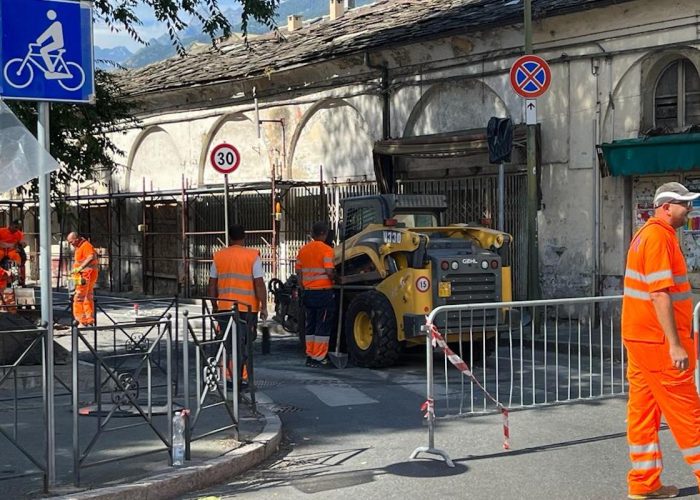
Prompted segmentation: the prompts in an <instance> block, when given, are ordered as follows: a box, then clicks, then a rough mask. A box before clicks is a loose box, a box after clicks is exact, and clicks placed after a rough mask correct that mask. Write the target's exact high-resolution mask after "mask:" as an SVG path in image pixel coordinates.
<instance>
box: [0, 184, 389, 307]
mask: <svg viewBox="0 0 700 500" xmlns="http://www.w3.org/2000/svg"><path fill="white" fill-rule="evenodd" d="M224 191H225V190H224V186H223V185H215V186H207V187H199V188H189V187H188V186H187V185H186V182H185V179H184V177H183V179H182V187H181V189H180V190H164V191H147V190H146V186H145V181H144V183H143V190H142V191H141V192H129V193H121V192H116V193H114V192H111V191H110V192H108V193H105V194H83V193H81V190H80V189H78V191H77V194H75V195H71V196H67V197H65V198H63V200H62V203H60V204H58V205H56V204H53V206H52V225H51V227H52V235H51V242H52V245H54V248H56V246H57V252H55V254H54V259H53V263H52V267H53V269H52V286H54V287H61V286H65V285H66V284H67V280H66V271H67V269H69V265H70V262H69V261H70V255H69V254H68V252H67V251H66V246H65V244H64V243H63V240H64V239H65V235H66V234H67V233H68V232H70V231H78V232H79V233H80V234H82V235H85V236H86V237H88V238H89V240H90V241H91V243H92V244H93V245H94V246H95V248H96V250H97V252H98V254H99V265H100V279H99V281H98V284H99V286H100V287H101V288H103V289H107V290H109V291H110V292H139V293H146V294H149V295H173V294H179V295H180V296H181V297H200V296H203V295H206V293H207V290H206V287H207V282H208V278H209V268H210V266H211V262H212V255H213V253H214V252H215V251H217V250H218V249H220V248H223V247H224V246H225V245H224V238H225V227H224V220H225V216H224V206H225V203H224ZM371 192H376V187H374V183H373V182H371V181H360V182H348V183H332V184H327V183H324V182H323V181H322V180H321V181H317V182H301V181H280V180H273V181H267V182H257V183H238V184H235V185H232V186H229V190H228V193H229V194H228V196H229V199H228V210H229V214H228V215H229V221H233V222H237V223H241V224H243V225H244V227H245V228H246V233H247V240H246V244H247V246H249V247H253V248H256V249H258V250H259V251H260V254H261V258H262V262H263V268H264V270H265V278H266V279H271V278H280V277H281V278H282V279H285V278H286V277H287V276H288V275H289V274H291V273H293V272H294V261H295V257H296V254H297V252H298V250H299V248H301V246H302V245H303V244H304V243H306V242H307V241H309V236H308V234H309V231H310V228H311V225H312V224H313V223H314V222H315V221H317V220H325V221H328V222H330V223H331V226H332V227H337V224H338V219H339V217H340V210H339V206H340V200H341V199H342V198H344V197H346V196H352V195H356V194H366V193H371ZM16 218H19V219H22V220H23V221H24V223H25V228H26V229H27V231H25V239H26V240H27V242H28V243H29V248H30V252H29V256H28V257H29V262H30V266H31V267H30V275H29V277H30V279H31V278H33V279H34V280H36V279H37V276H38V274H37V269H36V265H35V263H36V262H38V261H37V256H38V255H37V250H38V236H39V235H38V231H37V228H38V227H39V225H38V202H37V201H36V200H34V199H21V200H6V201H3V202H0V223H3V222H4V223H9V222H10V220H13V219H16Z"/></svg>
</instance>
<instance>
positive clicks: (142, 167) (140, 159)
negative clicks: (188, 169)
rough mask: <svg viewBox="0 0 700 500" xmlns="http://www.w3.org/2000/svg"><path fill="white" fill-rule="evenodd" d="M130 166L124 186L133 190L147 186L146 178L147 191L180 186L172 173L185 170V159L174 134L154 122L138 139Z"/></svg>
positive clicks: (131, 152)
mask: <svg viewBox="0 0 700 500" xmlns="http://www.w3.org/2000/svg"><path fill="white" fill-rule="evenodd" d="M127 166H128V168H127V170H126V176H125V179H124V188H125V189H126V190H127V191H132V192H133V191H141V190H142V189H143V182H142V179H143V178H145V179H146V189H147V190H150V189H151V187H153V188H154V189H166V188H173V187H177V185H178V183H177V182H176V183H173V181H172V177H173V175H172V172H173V169H178V171H179V170H180V169H182V167H183V166H184V162H183V160H182V156H181V155H180V152H179V150H178V147H177V144H176V143H175V141H174V140H173V138H172V137H171V136H170V134H169V133H168V132H167V131H166V130H164V129H163V128H162V127H159V126H157V125H154V126H151V127H148V128H146V129H144V130H143V131H142V132H141V133H140V134H139V136H138V137H137V138H136V140H135V141H134V146H133V147H132V148H131V151H130V152H129V161H128V163H127Z"/></svg>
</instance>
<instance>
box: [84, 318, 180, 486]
mask: <svg viewBox="0 0 700 500" xmlns="http://www.w3.org/2000/svg"><path fill="white" fill-rule="evenodd" d="M143 329H146V331H147V333H146V334H145V335H141V334H138V333H137V332H139V330H143ZM117 331H119V332H122V334H124V335H125V336H126V337H127V338H129V339H132V340H133V339H134V338H135V335H140V336H139V338H140V339H141V340H143V339H145V338H147V335H149V334H151V337H152V339H150V341H149V342H148V345H147V347H146V348H144V349H129V348H127V347H125V348H124V349H118V348H117V346H116V343H114V344H113V345H110V346H109V347H108V348H107V349H104V348H103V346H102V345H101V343H100V342H101V340H102V341H103V336H101V335H100V333H110V332H111V333H112V334H113V338H116V335H117ZM71 333H72V343H71V351H72V353H73V356H72V363H73V364H72V378H73V384H72V387H73V388H74V390H73V398H72V412H73V415H72V417H73V481H74V483H75V484H76V485H79V483H80V470H81V469H82V468H86V467H91V466H96V465H101V464H106V463H110V462H114V461H117V460H122V459H124V458H127V457H134V456H141V455H145V454H150V453H154V452H158V451H163V450H167V451H168V452H169V453H170V454H171V456H172V453H171V449H172V414H173V367H172V342H173V335H172V323H171V316H170V315H169V314H167V315H166V316H165V318H163V320H161V321H152V322H138V323H136V322H134V323H118V324H113V325H105V326H89V327H80V328H79V327H78V324H77V322H74V323H73V329H72V332H71ZM163 340H164V341H165V349H164V350H165V361H166V363H165V366H164V367H163V366H160V370H153V368H154V366H159V365H160V364H161V362H162V360H161V359H159V358H160V357H161V354H162V353H161V351H160V344H161V342H162V341H163ZM81 345H82V346H83V347H84V348H85V349H87V352H88V357H89V358H90V360H91V361H92V362H93V364H94V381H93V382H94V392H93V397H94V403H93V405H91V406H88V407H81V405H80V392H81V391H80V389H79V388H80V380H79V377H80V371H79V358H80V355H79V349H80V347H81ZM144 371H145V375H144V373H143V372H144ZM154 371H155V375H154ZM159 374H160V376H161V377H162V376H164V380H160V381H159V383H154V380H155V378H156V377H157V376H158V375H159ZM144 379H145V380H144ZM108 384H109V385H110V386H111V388H110V389H108V390H105V388H106V387H107V385H108ZM143 385H145V386H146V387H145V388H146V390H145V395H144V391H143V389H142V387H143ZM158 388H161V389H162V388H165V394H162V391H160V392H159V391H156V390H155V389H158ZM105 395H107V396H108V399H106V400H105V399H104V396H105ZM154 398H165V401H164V402H163V401H162V400H159V401H157V403H160V404H157V403H154ZM81 416H92V417H94V418H95V424H96V426H95V431H94V433H93V434H92V437H91V438H90V440H89V442H88V444H87V445H86V446H85V447H83V446H81V443H80V435H81V428H80V425H79V424H80V422H79V421H80V417H81ZM119 416H127V417H138V418H139V419H140V420H141V421H140V422H137V423H130V424H126V425H116V426H110V425H109V424H110V423H111V422H112V420H113V419H115V418H117V417H119ZM156 417H163V418H164V421H163V419H161V420H160V421H159V422H156ZM158 424H160V425H158ZM143 425H147V426H148V427H150V429H151V430H152V431H153V433H154V435H155V436H156V437H157V438H158V439H159V440H160V441H161V442H162V443H163V446H162V447H158V448H156V449H152V450H148V451H145V452H140V453H134V452H133V451H129V450H126V451H127V453H128V454H122V455H120V456H110V457H109V458H105V459H101V460H95V461H93V462H88V461H87V459H88V457H89V455H90V453H91V452H92V451H94V449H95V445H96V444H97V443H98V441H99V440H100V438H102V437H103V436H104V435H105V434H106V433H109V432H116V431H124V430H128V429H131V428H134V427H136V426H143ZM164 428H165V429H164Z"/></svg>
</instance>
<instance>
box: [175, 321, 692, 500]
mask: <svg viewBox="0 0 700 500" xmlns="http://www.w3.org/2000/svg"><path fill="white" fill-rule="evenodd" d="M503 354H504V353H503V350H502V349H499V357H500V358H502V357H503ZM530 354H532V353H530ZM535 354H537V355H540V354H541V353H535ZM518 357H519V353H518ZM495 360H496V358H495V356H494V355H492V356H490V357H489V358H488V359H487V362H486V366H485V367H484V366H477V367H476V370H475V371H476V372H477V374H479V373H485V374H486V376H487V378H488V377H489V374H494V373H495V368H494V366H495ZM436 363H437V364H438V365H439V364H440V360H439V358H436ZM255 364H256V378H257V379H258V385H259V387H260V389H261V390H262V391H264V392H265V393H266V394H268V395H269V396H270V397H271V398H272V399H273V401H275V403H274V405H273V407H272V409H273V411H276V412H277V413H278V414H279V416H280V417H281V419H282V422H283V429H284V431H285V442H284V445H283V447H282V449H281V450H280V452H279V453H278V454H277V455H276V456H275V457H274V458H273V459H271V460H269V461H268V462H266V463H264V464H262V465H261V466H259V467H257V468H256V469H254V470H251V471H249V472H248V473H247V474H246V475H245V476H243V477H239V478H236V479H234V480H233V481H231V482H230V483H229V484H226V485H222V486H221V487H218V488H214V489H211V490H207V491H201V492H198V493H196V494H193V495H191V496H190V497H188V498H202V497H208V496H213V497H222V498H239V497H240V498H251V499H255V498H260V499H263V498H264V499H268V498H285V499H288V498H289V499H296V498H309V497H313V498H362V499H375V498H376V499H387V498H447V497H449V496H452V497H457V498H537V499H546V498H553V499H554V498H556V499H560V498H582V499H583V498H591V499H607V498H625V497H626V486H625V475H626V472H627V468H628V459H627V454H626V453H627V449H626V448H627V447H626V440H625V436H624V431H625V422H624V419H625V399H624V397H613V398H606V399H589V400H584V401H582V402H578V403H567V404H560V405H554V406H546V407H541V408H531V409H524V410H522V411H514V412H512V413H511V415H510V427H511V435H512V449H511V450H510V451H505V450H503V449H502V427H501V426H502V420H501V417H500V416H499V415H494V414H490V415H482V416H472V417H468V418H465V417H461V418H450V419H440V420H439V421H438V427H437V431H436V446H437V447H439V448H442V449H444V450H445V451H446V452H447V453H449V455H450V457H451V458H452V459H453V460H454V461H455V465H456V466H455V468H449V467H447V466H446V465H445V463H444V462H442V461H441V460H439V459H436V458H433V457H428V456H425V455H423V456H421V457H420V458H419V460H413V461H412V460H409V456H410V454H411V452H412V451H413V450H414V449H415V448H416V447H417V446H424V445H427V430H426V428H425V427H424V425H423V415H422V412H421V411H420V406H421V404H422V403H423V401H424V400H425V368H424V364H425V360H424V354H423V351H422V350H416V351H415V352H413V353H409V354H408V355H405V356H404V358H403V360H402V363H401V364H400V365H398V366H395V367H392V368H390V369H384V370H369V369H364V368H356V367H349V368H346V369H343V370H338V369H318V368H316V369H314V368H307V367H306V366H304V355H303V353H302V351H301V349H300V348H299V346H298V344H297V342H296V341H295V339H294V338H293V337H291V336H289V335H277V336H273V342H272V354H270V355H266V356H258V357H257V358H256V362H255ZM582 365H583V366H584V367H585V366H586V359H582ZM575 366H578V362H576V363H575ZM448 372H449V374H450V375H449V377H448V379H450V380H451V381H452V382H451V387H453V388H454V386H455V385H459V384H455V381H458V380H459V374H458V373H456V372H454V373H453V371H450V370H448ZM586 378H587V377H583V379H586ZM517 379H518V378H517V377H516V380H517ZM524 379H525V380H529V377H524ZM451 390H452V389H449V388H448V389H447V390H446V393H449V392H450V391H451ZM584 395H585V392H584ZM443 396H444V395H443ZM439 402H440V397H439V396H438V403H439ZM443 403H444V402H443ZM444 410H445V408H444V407H440V406H439V405H438V412H439V413H438V414H443V413H444ZM661 443H662V447H663V449H664V450H665V451H666V454H665V456H664V463H665V466H666V472H665V474H664V480H665V482H668V483H672V484H676V485H677V486H679V487H680V488H681V494H682V495H684V496H694V495H696V494H697V487H696V484H695V480H694V478H693V476H692V474H691V472H690V470H689V468H688V467H687V466H686V465H685V464H684V463H683V461H682V458H681V456H680V453H679V452H678V450H677V448H676V446H675V444H674V443H673V440H672V437H671V435H670V433H669V431H668V430H662V431H661Z"/></svg>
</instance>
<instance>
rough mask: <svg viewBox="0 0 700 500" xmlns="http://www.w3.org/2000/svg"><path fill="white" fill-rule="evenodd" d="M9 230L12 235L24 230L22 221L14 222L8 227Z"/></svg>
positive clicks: (16, 220)
mask: <svg viewBox="0 0 700 500" xmlns="http://www.w3.org/2000/svg"><path fill="white" fill-rule="evenodd" d="M8 228H9V230H10V232H11V233H15V232H17V231H19V230H21V229H22V221H21V220H19V219H15V220H13V221H12V222H10V225H9V226H8Z"/></svg>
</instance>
